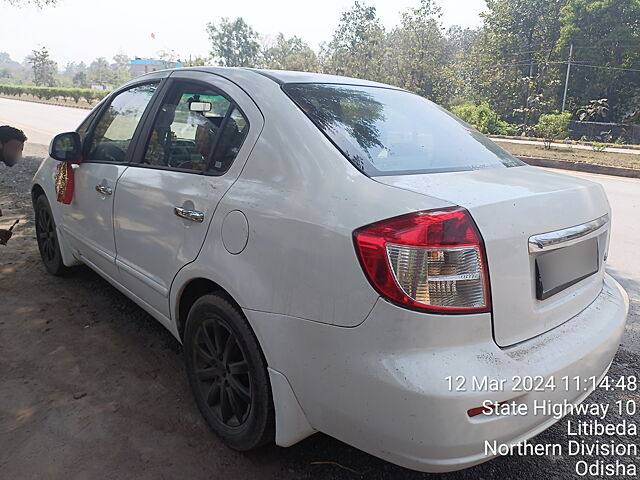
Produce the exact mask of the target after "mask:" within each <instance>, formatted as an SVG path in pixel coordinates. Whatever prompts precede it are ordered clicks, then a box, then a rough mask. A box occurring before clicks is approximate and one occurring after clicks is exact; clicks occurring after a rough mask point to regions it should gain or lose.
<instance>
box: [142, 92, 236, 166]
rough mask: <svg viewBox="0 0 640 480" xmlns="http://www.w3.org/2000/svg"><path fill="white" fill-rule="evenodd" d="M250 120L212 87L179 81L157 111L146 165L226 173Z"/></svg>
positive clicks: (143, 160)
mask: <svg viewBox="0 0 640 480" xmlns="http://www.w3.org/2000/svg"><path fill="white" fill-rule="evenodd" d="M247 126H248V124H247V121H246V119H245V118H244V116H243V115H242V114H241V113H240V111H239V110H238V108H237V107H236V106H235V104H234V103H233V102H232V101H231V100H230V99H229V98H228V97H226V96H225V95H224V94H222V92H219V91H218V90H216V89H215V88H213V87H208V86H204V85H201V84H197V83H187V82H179V83H177V84H175V85H174V86H173V87H172V89H171V90H170V91H169V93H168V94H167V96H166V98H165V99H164V101H163V103H162V106H161V107H160V111H159V112H158V114H157V116H156V118H155V121H154V123H153V127H152V129H151V135H150V137H149V142H148V144H147V149H146V152H145V155H144V158H143V159H142V164H143V165H148V166H155V167H159V168H172V169H179V170H189V171H194V172H210V173H214V174H222V173H224V172H226V171H227V170H228V169H229V167H230V166H231V164H232V163H233V160H234V159H235V156H236V154H237V152H238V150H239V148H240V146H241V145H242V142H243V140H244V136H245V135H246V131H247Z"/></svg>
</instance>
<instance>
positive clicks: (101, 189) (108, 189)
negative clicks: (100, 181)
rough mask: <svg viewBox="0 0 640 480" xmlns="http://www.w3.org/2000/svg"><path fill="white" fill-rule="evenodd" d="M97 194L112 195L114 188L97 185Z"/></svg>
mask: <svg viewBox="0 0 640 480" xmlns="http://www.w3.org/2000/svg"><path fill="white" fill-rule="evenodd" d="M96 192H98V193H101V194H102V195H111V194H112V193H113V188H111V187H106V186H104V185H96Z"/></svg>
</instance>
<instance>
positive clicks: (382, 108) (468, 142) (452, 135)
mask: <svg viewBox="0 0 640 480" xmlns="http://www.w3.org/2000/svg"><path fill="white" fill-rule="evenodd" d="M283 90H284V91H285V93H287V94H288V95H289V97H290V98H291V99H292V100H293V101H294V102H295V103H296V104H297V105H298V106H299V107H300V108H301V109H302V110H303V111H304V112H305V113H306V114H307V116H309V118H310V119H311V120H312V121H313V122H314V123H315V124H316V126H317V127H318V128H319V129H320V130H321V131H322V132H323V133H324V134H325V135H327V137H329V139H330V140H331V141H332V142H333V143H334V144H335V145H336V146H337V147H338V149H339V150H340V151H341V152H342V153H343V154H344V155H345V157H347V159H348V160H349V161H351V163H353V164H354V165H355V166H356V167H357V168H358V169H360V170H361V171H363V172H364V173H365V174H366V175H370V176H376V175H403V174H415V173H434V172H452V171H466V170H480V169H486V168H502V167H514V166H520V165H524V163H522V162H521V161H520V160H518V159H516V158H515V157H513V156H512V155H511V154H509V153H508V152H506V151H505V150H503V149H502V148H500V147H499V146H498V145H496V144H495V143H493V142H492V141H490V140H489V139H487V138H486V137H485V136H484V135H482V134H481V133H480V132H478V131H477V130H474V129H473V128H472V127H471V126H469V125H467V124H466V123H464V122H462V121H461V120H460V119H458V118H457V117H455V116H453V115H451V114H450V113H448V112H447V111H446V110H444V109H442V108H440V107H438V106H437V105H435V104H433V103H432V102H430V101H428V100H427V99H425V98H422V97H420V96H418V95H415V94H412V93H409V92H406V91H402V90H395V89H391V88H379V87H364V86H355V85H334V84H285V85H284V86H283Z"/></svg>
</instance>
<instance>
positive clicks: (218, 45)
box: [207, 17, 260, 67]
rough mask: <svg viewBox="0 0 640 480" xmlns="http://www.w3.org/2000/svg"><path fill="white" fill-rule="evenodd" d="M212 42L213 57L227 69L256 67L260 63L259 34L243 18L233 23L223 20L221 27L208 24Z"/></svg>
mask: <svg viewBox="0 0 640 480" xmlns="http://www.w3.org/2000/svg"><path fill="white" fill-rule="evenodd" d="M207 33H208V34H209V40H211V56H212V57H213V58H214V59H216V60H217V62H218V64H219V65H222V66H225V67H255V66H257V65H258V62H259V54H260V45H259V44H258V40H257V39H258V34H257V33H256V32H255V31H254V30H253V29H252V28H251V27H250V26H249V25H247V24H246V23H245V21H244V20H243V19H242V17H238V18H236V19H235V20H233V21H229V19H228V18H223V19H222V20H221V21H220V25H219V26H216V25H215V24H214V23H213V22H210V23H208V24H207Z"/></svg>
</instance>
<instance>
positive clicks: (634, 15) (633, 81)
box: [560, 0, 640, 120]
mask: <svg viewBox="0 0 640 480" xmlns="http://www.w3.org/2000/svg"><path fill="white" fill-rule="evenodd" d="M561 20H562V30H561V38H560V44H561V47H562V49H563V51H564V52H566V51H568V48H569V44H574V54H573V60H574V62H573V63H572V66H571V77H570V79H569V92H571V95H572V97H573V98H574V103H575V104H577V105H584V104H586V103H587V102H589V101H590V100H592V99H594V98H606V99H608V104H609V107H610V112H609V115H610V117H611V118H612V119H613V120H623V119H624V117H625V116H627V114H628V111H629V110H633V107H634V106H633V105H630V102H633V101H634V99H636V98H637V97H635V96H634V95H633V94H632V92H633V91H634V90H635V89H637V88H638V86H639V85H640V72H637V71H636V72H634V71H628V70H624V69H625V68H627V69H629V68H630V69H639V68H640V1H639V0H569V1H568V2H567V4H566V5H565V6H564V8H563V9H562V11H561ZM586 65H591V66H586ZM635 108H636V109H640V105H637V104H636V105H635Z"/></svg>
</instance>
